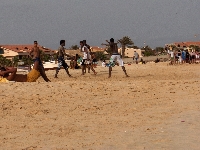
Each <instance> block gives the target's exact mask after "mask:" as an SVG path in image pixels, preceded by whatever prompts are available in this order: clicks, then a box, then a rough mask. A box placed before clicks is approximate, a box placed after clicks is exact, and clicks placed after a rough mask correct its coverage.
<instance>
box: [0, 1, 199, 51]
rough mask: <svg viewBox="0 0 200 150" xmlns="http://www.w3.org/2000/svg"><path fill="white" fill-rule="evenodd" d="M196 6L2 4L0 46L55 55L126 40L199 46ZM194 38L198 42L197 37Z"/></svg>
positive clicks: (169, 3)
mask: <svg viewBox="0 0 200 150" xmlns="http://www.w3.org/2000/svg"><path fill="white" fill-rule="evenodd" d="M199 6H200V0H123V1H122V0H0V44H2V45H3V44H32V43H33V41H35V40H37V41H38V43H39V44H40V45H42V46H45V47H48V48H51V49H57V48H58V47H59V42H60V40H62V39H64V40H66V46H65V47H66V48H68V47H71V46H72V45H79V41H81V40H87V43H88V44H89V45H91V46H101V43H105V40H109V39H110V38H114V39H115V40H117V39H121V38H122V37H124V36H129V37H130V38H131V39H132V41H133V42H134V44H135V45H136V46H138V47H142V46H146V45H149V46H150V47H151V48H155V47H159V46H162V47H163V46H164V44H167V43H172V42H183V41H200V20H199V14H200V9H199ZM195 35H196V36H195Z"/></svg>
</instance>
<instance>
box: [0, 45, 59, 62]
mask: <svg viewBox="0 0 200 150" xmlns="http://www.w3.org/2000/svg"><path fill="white" fill-rule="evenodd" d="M38 47H39V49H40V50H42V51H43V52H44V53H45V54H47V55H52V54H54V53H55V52H54V51H53V50H51V49H49V48H46V47H44V46H40V45H38ZM32 48H33V45H32V44H30V45H0V55H3V56H4V57H6V58H7V59H12V58H13V57H15V56H18V58H19V59H22V57H23V56H25V57H29V51H30V50H31V49H32Z"/></svg>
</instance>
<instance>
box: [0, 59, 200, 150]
mask: <svg viewBox="0 0 200 150" xmlns="http://www.w3.org/2000/svg"><path fill="white" fill-rule="evenodd" d="M125 67H126V70H127V73H128V74H129V75H130V77H129V78H126V77H125V75H124V74H123V71H122V69H121V68H120V67H118V66H115V67H114V68H113V72H112V78H107V77H108V68H103V67H101V66H98V67H97V68H95V69H96V71H97V72H98V74H97V75H96V76H94V75H92V73H90V74H88V73H87V74H86V75H84V76H81V70H69V71H70V74H71V75H72V76H73V77H72V78H69V77H68V76H67V75H66V73H65V71H64V70H61V71H60V72H59V74H58V79H54V78H53V77H54V74H55V71H54V70H49V71H47V72H46V74H47V76H48V77H49V78H50V80H52V82H51V83H46V82H44V81H43V79H42V78H41V77H40V78H39V80H38V81H37V82H35V83H1V85H0V86H1V88H0V103H1V106H0V107H1V109H0V117H1V122H0V149H2V150H82V149H83V150H199V149H200V136H199V135H200V125H199V124H200V113H199V112H200V99H199V93H200V81H199V79H200V70H199V67H200V64H192V65H189V64H184V65H177V66H168V65H167V63H166V62H162V63H157V64H155V63H148V64H146V65H136V64H131V65H126V66H125Z"/></svg>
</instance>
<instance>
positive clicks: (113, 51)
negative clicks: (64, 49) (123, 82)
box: [101, 38, 129, 78]
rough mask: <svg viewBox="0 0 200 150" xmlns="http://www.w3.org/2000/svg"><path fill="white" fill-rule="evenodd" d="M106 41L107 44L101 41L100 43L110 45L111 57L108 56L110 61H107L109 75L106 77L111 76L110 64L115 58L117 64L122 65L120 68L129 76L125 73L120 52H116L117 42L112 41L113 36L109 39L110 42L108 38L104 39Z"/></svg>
mask: <svg viewBox="0 0 200 150" xmlns="http://www.w3.org/2000/svg"><path fill="white" fill-rule="evenodd" d="M106 42H107V43H108V44H103V43H102V44H101V45H106V46H109V47H110V51H111V52H110V53H111V54H112V55H111V57H110V62H109V76H108V78H110V77H111V72H112V65H111V64H113V63H115V61H116V60H117V62H118V64H119V66H121V67H122V70H123V71H124V73H125V75H126V77H129V76H128V74H127V73H126V69H125V67H124V62H123V60H122V59H121V56H120V54H119V53H118V46H117V44H118V43H114V39H113V38H111V39H110V42H109V41H108V40H106Z"/></svg>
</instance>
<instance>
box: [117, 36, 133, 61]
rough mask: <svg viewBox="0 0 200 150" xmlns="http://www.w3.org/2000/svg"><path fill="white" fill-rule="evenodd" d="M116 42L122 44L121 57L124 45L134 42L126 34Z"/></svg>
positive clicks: (123, 53) (123, 54)
mask: <svg viewBox="0 0 200 150" xmlns="http://www.w3.org/2000/svg"><path fill="white" fill-rule="evenodd" d="M118 42H119V43H120V44H121V46H122V58H124V56H125V49H126V46H130V45H134V43H133V41H132V40H131V39H130V37H128V36H124V37H123V38H122V39H120V40H118Z"/></svg>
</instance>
